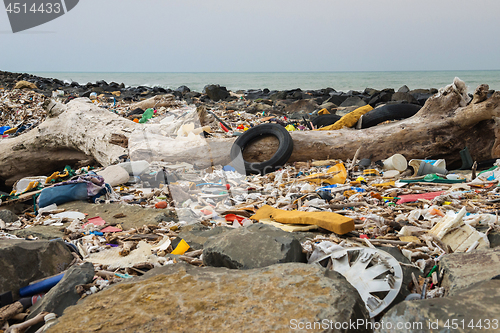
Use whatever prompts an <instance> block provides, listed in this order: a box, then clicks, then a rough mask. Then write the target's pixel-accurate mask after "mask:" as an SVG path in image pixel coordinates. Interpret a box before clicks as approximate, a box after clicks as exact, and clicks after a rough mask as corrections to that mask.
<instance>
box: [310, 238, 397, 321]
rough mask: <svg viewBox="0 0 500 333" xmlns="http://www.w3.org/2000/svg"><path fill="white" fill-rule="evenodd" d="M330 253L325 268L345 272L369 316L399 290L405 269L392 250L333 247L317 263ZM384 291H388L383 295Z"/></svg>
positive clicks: (319, 263)
mask: <svg viewBox="0 0 500 333" xmlns="http://www.w3.org/2000/svg"><path fill="white" fill-rule="evenodd" d="M328 257H329V261H328V263H327V266H326V268H327V269H331V270H334V271H336V272H338V273H340V274H342V275H343V276H344V277H345V278H346V280H347V281H349V283H350V284H351V285H352V286H353V287H354V288H356V290H357V291H358V293H359V295H360V296H361V298H362V299H363V301H364V302H365V306H366V309H367V310H368V312H369V314H370V318H373V317H375V316H376V315H378V314H379V313H380V312H382V311H383V310H384V309H385V308H386V307H387V306H389V304H391V303H392V302H393V301H394V299H395V298H396V297H397V295H398V294H399V290H400V289H401V285H402V281H403V271H402V270H401V266H400V265H399V263H398V261H397V260H396V259H395V258H394V257H393V256H391V255H390V254H389V253H387V252H384V251H382V250H378V249H371V248H363V247H356V248H348V249H343V250H338V251H334V252H333V253H331V254H330V255H328V256H325V257H323V258H319V259H317V260H316V261H315V262H314V263H315V264H318V265H321V263H322V262H323V261H324V260H325V259H326V258H328ZM323 263H324V262H323ZM321 266H323V265H321ZM376 293H378V295H377V294H376ZM382 293H384V294H385V295H384V296H381V295H382Z"/></svg>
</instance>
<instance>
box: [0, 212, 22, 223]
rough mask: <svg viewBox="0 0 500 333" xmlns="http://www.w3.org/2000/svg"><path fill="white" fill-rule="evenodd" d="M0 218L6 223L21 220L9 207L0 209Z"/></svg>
mask: <svg viewBox="0 0 500 333" xmlns="http://www.w3.org/2000/svg"><path fill="white" fill-rule="evenodd" d="M0 220H3V221H4V222H5V223H12V222H16V221H17V220H19V217H18V216H17V215H16V214H14V213H13V212H11V211H10V210H8V209H2V210H0Z"/></svg>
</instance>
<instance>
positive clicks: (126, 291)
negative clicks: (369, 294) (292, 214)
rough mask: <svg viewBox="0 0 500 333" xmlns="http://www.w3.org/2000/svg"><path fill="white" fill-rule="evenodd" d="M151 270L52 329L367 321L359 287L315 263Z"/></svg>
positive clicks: (248, 327)
mask: <svg viewBox="0 0 500 333" xmlns="http://www.w3.org/2000/svg"><path fill="white" fill-rule="evenodd" d="M153 271H156V273H158V272H161V274H160V275H157V276H153V277H150V278H147V279H144V280H142V281H138V282H136V281H134V282H129V283H122V284H118V285H115V286H113V287H111V288H109V289H107V290H105V291H102V292H100V293H98V294H95V295H92V296H89V297H87V298H85V299H84V300H83V301H82V302H81V303H79V304H78V305H76V306H74V307H70V308H68V309H67V310H66V311H65V312H64V315H63V316H62V317H61V318H60V320H59V323H58V324H57V325H56V326H54V327H53V329H51V332H52V333H57V332H64V333H71V332H75V333H76V332H78V333H80V332H96V331H99V332H109V333H111V332H270V331H273V332H289V331H291V330H292V329H291V328H293V327H295V326H296V327H299V325H300V327H306V326H302V324H304V325H306V323H308V322H309V323H312V322H322V321H323V320H324V321H325V322H328V323H330V321H331V322H333V323H336V322H349V321H351V322H356V321H357V320H358V319H362V320H367V318H368V313H367V311H366V309H365V306H364V303H363V301H362V300H361V298H360V296H359V294H358V293H357V291H356V289H354V288H353V287H352V286H351V285H350V284H349V283H348V282H347V281H346V280H345V279H344V278H343V277H342V276H341V275H340V274H338V273H336V272H328V277H327V276H325V271H324V270H323V269H320V268H318V267H315V266H313V265H307V264H299V263H289V264H282V265H274V266H270V267H265V268H260V269H252V270H229V269H226V268H214V267H205V268H198V267H193V266H189V265H183V264H182V265H181V264H177V265H171V266H165V267H162V268H160V269H155V270H153ZM150 273H151V272H150ZM150 273H148V274H150ZM299 322H302V324H299ZM297 331H299V332H300V331H304V330H297ZM332 331H333V330H332ZM342 332H366V331H363V330H356V331H355V330H351V331H350V330H344V331H342Z"/></svg>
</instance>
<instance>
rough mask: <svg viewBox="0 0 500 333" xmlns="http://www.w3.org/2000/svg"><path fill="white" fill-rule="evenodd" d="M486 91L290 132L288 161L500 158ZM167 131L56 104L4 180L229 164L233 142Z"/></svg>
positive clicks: (14, 146) (450, 94) (8, 148)
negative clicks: (387, 119) (124, 166)
mask: <svg viewBox="0 0 500 333" xmlns="http://www.w3.org/2000/svg"><path fill="white" fill-rule="evenodd" d="M487 92H488V86H487V85H481V86H479V87H478V88H477V89H476V92H475V94H474V99H473V101H472V102H471V103H470V104H468V105H467V99H468V96H467V94H466V87H465V84H464V83H463V82H462V81H460V80H458V79H456V80H455V81H454V83H453V84H452V85H450V86H447V87H445V88H443V89H441V90H440V92H439V93H438V94H436V95H435V96H433V97H431V98H429V99H428V101H427V102H426V104H425V105H424V107H423V108H422V109H421V110H420V111H419V112H418V113H417V114H416V115H415V116H413V117H411V118H408V119H405V120H401V121H398V122H393V123H390V124H384V125H379V126H375V127H372V128H367V129H362V130H355V129H342V130H337V131H307V132H292V133H291V135H292V138H293V142H294V149H293V153H292V156H291V158H290V160H289V162H294V161H307V160H311V159H316V160H322V159H328V158H330V159H344V160H345V159H349V158H352V157H353V155H354V153H355V152H356V150H357V149H358V148H359V147H360V146H361V147H362V148H361V151H360V154H359V157H360V158H364V157H369V156H370V155H372V159H373V160H376V159H383V158H387V157H389V156H391V155H392V154H395V153H399V154H403V155H404V156H405V157H406V158H407V159H411V158H445V159H446V161H447V163H448V164H451V163H453V162H457V161H459V160H460V156H459V154H458V152H459V151H460V150H461V149H463V148H464V147H465V146H467V147H468V148H469V150H470V152H471V155H472V157H473V158H474V159H475V160H484V159H490V158H496V157H500V141H499V140H498V138H499V137H500V132H499V131H500V130H499V129H498V126H497V121H499V120H498V119H499V118H498V116H499V112H500V92H496V93H494V94H493V96H491V97H490V98H489V99H486V94H487ZM193 109H194V108H193ZM196 114H197V113H196V110H195V109H194V112H193V115H196ZM192 120H193V121H194V122H196V121H197V119H194V118H192ZM166 132H169V133H170V134H172V128H171V127H170V128H169V125H168V124H163V125H160V124H137V123H134V122H132V121H130V120H128V119H125V118H122V117H120V116H118V115H116V114H114V113H112V112H110V111H108V110H105V109H102V108H99V107H97V106H95V105H93V104H92V103H91V102H90V101H89V100H88V99H81V98H79V99H75V100H74V101H71V102H70V103H68V104H67V105H62V104H55V105H51V106H49V117H48V118H47V120H45V121H44V122H43V123H42V124H40V125H39V126H38V128H36V129H34V130H31V131H29V132H27V133H25V134H22V135H20V136H18V137H16V138H12V139H8V140H2V141H0V180H4V181H5V183H6V184H7V185H12V184H13V183H14V182H15V181H16V180H17V179H20V178H22V177H25V176H32V175H43V174H49V173H51V172H53V171H54V170H60V169H61V168H62V167H64V165H66V164H73V165H74V164H77V163H79V164H80V165H84V164H87V163H90V162H92V161H95V162H97V163H99V164H101V165H103V166H107V165H109V164H112V163H114V162H115V161H117V160H118V157H119V156H121V155H124V154H129V155H130V157H131V158H132V159H134V160H139V159H146V160H150V161H151V160H159V161H168V162H188V163H195V164H199V165H200V166H206V165H207V164H208V165H209V164H210V163H211V162H213V163H214V164H222V165H224V164H227V163H229V162H230V157H229V151H230V149H231V146H232V144H233V142H234V140H235V139H234V138H229V139H206V140H205V139H202V138H195V139H193V138H191V139H189V138H178V139H175V138H168V137H166V136H165V135H164V134H165V133H166ZM272 143H273V140H270V139H268V138H264V139H262V140H259V141H256V142H255V143H254V144H252V145H251V146H249V147H248V148H247V149H246V150H245V154H244V156H245V157H246V158H247V159H249V160H250V159H251V160H257V161H263V160H266V159H268V158H269V157H270V156H271V155H272V154H273V153H274V151H275V150H276V146H275V145H273V144H272Z"/></svg>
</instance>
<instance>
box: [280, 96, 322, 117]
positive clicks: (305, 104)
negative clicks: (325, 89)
mask: <svg viewBox="0 0 500 333" xmlns="http://www.w3.org/2000/svg"><path fill="white" fill-rule="evenodd" d="M317 108H318V104H316V102H315V101H314V100H311V99H301V100H298V101H296V102H293V103H292V104H290V105H288V106H287V107H285V113H287V114H291V113H297V112H301V113H303V114H306V113H311V112H313V111H314V110H316V109H317Z"/></svg>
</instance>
